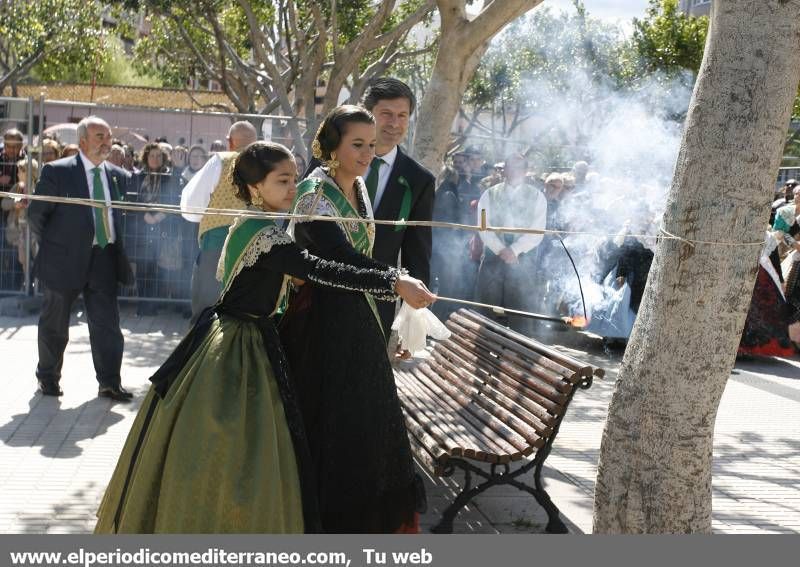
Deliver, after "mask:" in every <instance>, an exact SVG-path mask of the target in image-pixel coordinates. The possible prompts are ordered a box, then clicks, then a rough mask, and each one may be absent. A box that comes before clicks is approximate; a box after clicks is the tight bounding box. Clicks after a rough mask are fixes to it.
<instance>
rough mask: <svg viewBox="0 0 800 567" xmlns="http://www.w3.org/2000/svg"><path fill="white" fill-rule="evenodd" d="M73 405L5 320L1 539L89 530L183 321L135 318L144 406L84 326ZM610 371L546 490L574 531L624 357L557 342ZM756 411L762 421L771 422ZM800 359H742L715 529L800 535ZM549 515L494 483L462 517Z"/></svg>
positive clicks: (471, 521) (723, 421)
mask: <svg viewBox="0 0 800 567" xmlns="http://www.w3.org/2000/svg"><path fill="white" fill-rule="evenodd" d="M74 323H75V324H74V325H73V326H72V327H71V329H70V332H71V341H70V344H69V347H68V350H67V355H66V359H65V364H64V376H63V379H62V383H61V384H62V387H63V389H64V391H65V395H64V396H63V397H62V398H60V399H56V398H43V397H42V396H41V395H39V394H37V393H35V379H34V368H35V365H36V358H37V356H36V319H35V318H34V317H27V318H7V317H0V360H2V364H3V373H2V377H3V378H2V384H1V385H0V533H85V532H89V531H91V530H92V528H93V526H94V512H95V510H96V509H97V506H98V504H99V501H100V498H101V497H102V494H103V490H104V488H105V485H106V483H107V481H108V478H109V477H110V475H111V472H112V470H113V467H114V465H115V464H116V459H117V456H118V454H119V451H120V449H121V447H122V444H123V442H124V440H125V437H126V436H127V432H128V429H129V428H130V425H131V422H132V419H133V416H134V415H135V412H136V410H137V409H138V403H139V402H140V401H141V399H142V397H143V395H144V392H145V391H146V389H147V386H148V384H149V383H148V382H147V378H148V377H149V376H150V374H151V373H152V372H153V371H154V370H155V369H156V368H157V367H158V365H159V364H160V362H161V361H163V360H164V358H165V357H166V356H167V354H169V352H170V351H171V349H172V348H173V347H174V346H175V345H176V344H177V342H178V341H179V340H180V338H181V336H182V334H183V333H184V331H185V329H186V321H185V320H184V319H181V318H180V317H179V316H178V315H177V314H173V313H169V314H168V315H167V314H165V315H163V316H158V317H145V318H137V317H135V316H133V315H132V311H131V310H130V308H126V309H124V313H123V321H122V326H123V332H124V334H125V340H126V350H125V359H124V368H123V383H124V385H125V386H126V387H128V388H129V389H131V390H132V391H134V392H135V394H136V403H133V404H115V403H112V402H111V401H109V400H105V399H98V398H97V397H96V393H97V383H96V382H95V380H94V372H93V369H92V362H91V352H90V349H89V341H88V331H87V327H86V324H85V322H84V321H81V320H75V321H74ZM554 338H555V339H556V340H555V342H557V343H566V344H568V347H564V348H565V350H566V351H567V352H570V353H571V354H573V355H575V356H578V357H583V358H587V359H589V360H590V362H591V363H593V364H596V365H599V366H603V367H604V368H606V369H607V370H608V371H609V372H608V376H607V379H606V380H604V381H596V382H595V384H594V386H593V387H592V388H591V389H590V390H587V391H579V392H578V393H576V395H575V398H574V400H573V403H572V407H571V408H570V411H569V412H568V414H567V417H566V420H565V422H564V424H563V425H562V428H561V431H560V433H559V436H558V438H557V440H556V443H555V447H554V450H553V453H552V454H551V456H550V457H549V459H548V461H547V463H548V465H549V467H546V474H545V477H546V480H545V484H546V487H547V490H548V492H549V493H550V495H551V496H552V498H553V501H554V502H555V503H556V505H558V506H559V508H560V509H561V511H562V516H563V517H564V519H565V521H566V523H567V525H568V527H569V528H570V530H571V531H572V532H587V533H588V532H590V531H591V513H592V491H593V487H594V478H595V473H596V464H597V457H598V453H599V446H600V436H601V433H602V427H603V423H604V420H605V414H606V411H607V407H608V403H609V401H610V399H611V394H612V392H613V381H614V378H615V375H616V368H617V366H618V363H619V358H618V357H617V358H613V359H609V358H608V357H605V356H603V355H602V354H601V353H600V352H599V350H597V348H598V341H596V340H593V339H591V338H589V337H585V336H583V335H580V334H573V333H564V334H559V335H557V336H555V337H554ZM749 416H761V417H760V418H759V420H758V421H756V420H754V419H752V418H750V417H749ZM799 418H800V361H798V360H792V361H784V360H770V361H765V362H749V363H741V364H739V365H738V366H737V369H736V370H735V371H734V373H733V375H732V376H731V380H730V381H729V383H728V386H727V388H726V390H725V394H724V396H723V400H722V404H721V407H720V411H719V414H718V418H717V433H716V439H715V446H714V529H715V531H718V532H724V533H742V532H748V533H750V532H753V533H773V532H792V533H798V532H800V484H798V482H797V479H798V478H800V435H798V431H800V428H798V423H800V419H799ZM428 488H429V503H430V511H429V513H428V514H427V515H426V516H424V517H423V518H422V524H423V526H424V527H430V526H431V525H432V524H433V523H434V522H435V519H436V514H437V512H438V511H440V510H441V509H442V508H443V507H445V506H446V505H447V504H448V502H449V501H450V500H451V499H452V495H453V483H452V480H449V479H447V480H441V479H439V480H437V481H434V480H433V479H428ZM545 523H546V515H545V514H544V512H543V511H542V510H541V508H539V506H538V505H537V504H536V503H535V501H534V500H533V498H532V497H530V496H528V495H526V494H523V493H520V492H518V491H517V490H516V489H513V488H495V489H493V490H490V491H488V492H487V493H484V495H482V496H481V497H479V498H478V499H476V502H475V505H473V506H470V507H469V508H468V509H467V510H466V512H464V513H462V514H461V516H459V518H457V520H456V526H455V527H456V531H457V532H460V533H525V532H539V531H542V530H543V527H544V524H545Z"/></svg>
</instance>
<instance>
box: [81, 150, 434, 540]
mask: <svg viewBox="0 0 800 567" xmlns="http://www.w3.org/2000/svg"><path fill="white" fill-rule="evenodd" d="M296 175H297V171H296V165H295V162H294V159H293V157H292V154H291V152H290V151H289V150H288V149H287V148H285V147H283V146H281V145H279V144H273V143H268V142H255V143H254V144H251V145H250V146H248V147H247V148H246V149H245V150H244V151H242V153H241V154H240V155H239V157H238V158H237V160H236V164H235V167H234V170H233V181H234V184H235V185H236V187H237V188H238V189H237V190H238V194H239V197H240V198H241V199H243V200H244V201H246V202H247V203H248V208H249V210H251V211H268V212H276V211H285V210H286V209H287V208H288V207H289V206H290V204H291V203H292V200H293V198H294V196H295V190H296V187H295V179H296ZM218 276H220V277H221V279H222V282H223V291H222V294H221V296H220V299H219V301H218V303H217V304H216V305H215V306H213V307H210V308H209V309H207V310H206V311H205V312H204V313H203V314H202V315H201V316H200V318H199V320H198V322H197V323H196V324H195V326H194V327H193V329H192V330H191V331H190V333H189V334H188V335H187V336H186V337H185V338H184V340H183V341H182V342H181V343H180V345H178V347H177V348H176V350H175V351H174V352H173V353H172V355H171V356H170V357H169V359H168V360H167V361H166V362H165V363H164V365H163V366H162V367H161V368H160V369H159V370H158V371H157V372H156V374H155V375H154V376H153V377H152V378H151V381H152V382H153V386H152V387H151V389H150V391H149V392H148V394H147V396H146V398H145V400H144V402H143V404H142V407H141V409H140V411H139V414H138V415H137V417H136V420H135V421H134V424H133V427H132V429H131V432H130V434H129V436H128V440H127V442H126V443H125V446H124V448H123V450H122V455H121V456H120V459H119V463H118V464H117V467H116V470H115V471H114V474H113V476H112V478H111V482H110V484H109V486H108V488H107V490H106V494H105V497H104V498H103V502H102V504H101V506H100V510H99V511H98V518H99V521H98V523H97V527H96V528H95V531H96V532H98V533H108V532H126V533H164V532H172V533H298V532H304V531H305V532H315V531H319V530H320V523H319V516H318V513H317V501H316V492H315V491H316V484H315V481H314V478H313V470H312V467H311V466H309V453H308V446H307V442H306V438H305V433H304V427H303V423H302V420H301V416H300V413H299V411H298V408H297V406H296V402H295V396H294V393H293V389H292V386H291V384H290V381H289V376H288V372H289V368H288V367H287V364H286V361H285V359H284V355H283V351H282V350H281V346H280V342H279V339H278V334H277V331H276V328H275V322H274V316H275V314H276V313H277V312H278V311H279V310H281V309H282V307H283V305H284V300H285V298H286V291H287V288H288V286H289V285H290V277H289V276H295V277H297V278H301V279H303V280H307V281H308V282H313V285H315V286H317V285H319V286H332V287H335V288H336V289H339V290H348V291H347V292H346V293H353V291H355V292H358V293H356V295H358V296H361V294H362V293H363V292H371V293H376V294H379V295H383V296H386V297H396V296H397V295H399V296H401V297H403V298H405V299H406V300H407V301H411V302H425V301H429V300H431V297H430V294H429V293H428V292H427V290H426V289H425V286H424V285H423V284H422V283H421V282H420V281H418V280H415V279H413V278H410V277H408V276H406V275H403V274H401V273H400V271H399V270H397V269H394V268H385V269H369V270H365V269H363V267H361V266H358V267H357V266H353V265H350V264H347V263H343V262H335V261H328V260H322V259H320V258H317V257H315V256H312V255H310V254H308V253H306V252H304V251H302V250H301V249H300V248H298V247H297V246H296V245H295V244H294V243H293V242H292V240H291V239H290V238H289V237H288V236H287V235H286V233H284V232H283V230H281V228H279V227H278V225H277V224H276V223H275V222H274V221H273V220H269V219H266V218H238V219H237V220H236V222H235V223H234V224H233V226H232V227H231V229H230V231H229V234H228V238H227V240H226V242H225V247H224V249H223V253H222V257H221V260H220V266H219V270H218ZM352 465H353V466H358V463H352Z"/></svg>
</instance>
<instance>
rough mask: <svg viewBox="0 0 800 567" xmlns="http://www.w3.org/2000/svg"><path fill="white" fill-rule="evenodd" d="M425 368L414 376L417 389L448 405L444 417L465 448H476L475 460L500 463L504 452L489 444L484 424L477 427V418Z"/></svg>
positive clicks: (420, 368) (419, 369)
mask: <svg viewBox="0 0 800 567" xmlns="http://www.w3.org/2000/svg"><path fill="white" fill-rule="evenodd" d="M423 366H424V365H420V366H419V367H417V368H415V369H414V370H415V372H414V376H415V378H416V380H417V386H416V387H421V388H423V389H425V390H427V391H428V392H429V393H430V395H431V396H433V397H435V398H437V399H439V400H442V401H443V402H444V403H446V404H447V410H446V413H443V414H442V415H447V416H448V420H451V421H452V422H454V426H455V427H457V429H456V430H455V433H454V435H456V436H457V438H458V440H459V441H460V442H462V443H463V444H464V445H463V446H464V447H475V448H476V450H477V451H478V454H477V455H476V456H475V457H473V458H474V459H475V460H478V461H484V462H487V463H497V462H500V461H501V457H500V455H498V453H503V452H504V451H503V450H502V449H500V448H498V447H497V446H495V445H493V444H491V443H489V442H488V440H487V439H486V437H485V436H484V435H483V433H482V432H481V431H480V429H479V428H483V427H484V425H483V423H481V422H479V421H478V423H477V427H476V424H475V421H476V420H475V418H474V417H473V416H471V415H469V412H465V411H464V408H463V407H461V405H460V404H458V403H457V402H456V401H455V400H453V399H452V398H451V397H450V396H449V395H448V394H447V393H445V391H444V390H442V389H441V388H440V387H439V385H438V384H437V383H435V382H433V381H432V380H431V378H430V374H431V373H433V372H432V371H431V370H430V368H428V367H424V368H423ZM412 387H414V386H412ZM506 461H510V458H508V459H506Z"/></svg>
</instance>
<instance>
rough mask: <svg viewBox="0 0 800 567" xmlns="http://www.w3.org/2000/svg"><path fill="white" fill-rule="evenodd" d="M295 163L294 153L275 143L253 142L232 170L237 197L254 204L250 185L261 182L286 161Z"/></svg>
mask: <svg viewBox="0 0 800 567" xmlns="http://www.w3.org/2000/svg"><path fill="white" fill-rule="evenodd" d="M287 159H288V160H292V161H294V156H293V155H292V151H291V150H290V149H289V148H287V147H286V146H284V145H282V144H277V143H275V142H253V143H252V144H250V145H248V146H247V147H246V148H245V149H243V150H242V151H241V152H240V153H239V155H238V156H236V160H235V161H234V164H233V167H232V168H231V182H232V183H233V186H234V187H235V188H236V197H238V198H239V199H241V200H242V201H244V202H245V203H247V204H248V205H249V204H250V203H251V202H252V199H251V197H250V188H249V187H248V186H249V185H255V184H256V183H259V182H261V180H263V179H264V178H265V177H266V176H267V175H269V174H270V172H272V171H273V170H274V169H275V166H277V165H278V164H279V163H280V162H282V161H284V160H287Z"/></svg>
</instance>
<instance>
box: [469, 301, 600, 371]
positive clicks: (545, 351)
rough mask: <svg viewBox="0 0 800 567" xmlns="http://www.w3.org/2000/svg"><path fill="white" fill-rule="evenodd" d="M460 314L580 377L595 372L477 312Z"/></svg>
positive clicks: (578, 361)
mask: <svg viewBox="0 0 800 567" xmlns="http://www.w3.org/2000/svg"><path fill="white" fill-rule="evenodd" d="M458 313H459V314H461V315H464V316H465V317H468V318H470V319H472V320H473V321H476V322H478V323H480V324H483V325H485V326H486V327H487V328H489V329H492V330H493V331H495V332H497V333H500V334H502V335H503V336H505V337H508V338H510V339H511V340H513V341H516V342H519V343H520V344H522V345H525V346H527V347H529V348H531V349H532V350H534V351H536V352H538V353H540V354H542V355H544V356H546V357H548V358H549V359H552V360H554V361H556V362H558V363H559V364H561V365H563V366H566V367H567V368H570V369H571V370H574V371H575V372H576V373H577V374H578V375H579V376H585V377H589V376H591V375H592V372H593V371H594V368H592V367H591V366H590V365H588V364H585V363H583V362H581V361H580V360H577V359H575V358H572V357H571V356H568V355H566V354H564V353H562V352H558V351H557V350H555V349H552V348H550V347H548V346H547V345H544V344H542V343H540V342H539V341H537V340H535V339H531V338H530V337H526V336H525V335H523V334H521V333H518V332H517V331H514V330H512V329H509V328H508V327H504V326H502V325H500V324H499V323H497V322H496V321H492V320H491V319H489V318H488V317H486V316H484V315H481V314H480V313H477V312H476V311H472V310H469V309H459V311H458Z"/></svg>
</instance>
